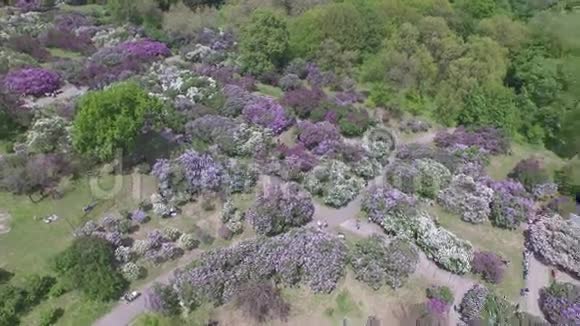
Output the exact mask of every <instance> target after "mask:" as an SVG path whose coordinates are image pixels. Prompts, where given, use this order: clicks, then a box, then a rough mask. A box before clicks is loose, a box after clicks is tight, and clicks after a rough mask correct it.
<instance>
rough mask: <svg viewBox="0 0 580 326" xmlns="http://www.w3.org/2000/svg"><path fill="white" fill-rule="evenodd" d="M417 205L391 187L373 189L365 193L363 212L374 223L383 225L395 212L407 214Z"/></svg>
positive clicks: (414, 201)
mask: <svg viewBox="0 0 580 326" xmlns="http://www.w3.org/2000/svg"><path fill="white" fill-rule="evenodd" d="M415 205H416V200H415V199H414V198H413V197H411V196H409V195H407V194H405V193H403V192H401V191H400V190H398V189H395V188H391V187H373V188H370V189H368V190H367V191H365V192H364V195H363V198H362V210H363V211H364V212H365V213H366V214H367V216H368V217H369V219H370V220H371V221H372V222H375V223H377V224H381V223H382V222H383V221H384V220H385V219H386V218H387V217H388V216H389V215H391V214H394V213H395V212H403V213H404V212H407V211H408V210H410V209H412V208H413V207H414V206H415Z"/></svg>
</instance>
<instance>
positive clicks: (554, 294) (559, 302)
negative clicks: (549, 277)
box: [540, 282, 580, 325]
mask: <svg viewBox="0 0 580 326" xmlns="http://www.w3.org/2000/svg"><path fill="white" fill-rule="evenodd" d="M540 308H541V309H542V312H543V313H544V315H545V316H546V319H547V320H548V321H549V322H550V323H552V324H554V325H579V324H580V286H577V285H574V284H572V283H557V282H554V283H552V285H550V286H549V287H547V288H543V289H542V290H540Z"/></svg>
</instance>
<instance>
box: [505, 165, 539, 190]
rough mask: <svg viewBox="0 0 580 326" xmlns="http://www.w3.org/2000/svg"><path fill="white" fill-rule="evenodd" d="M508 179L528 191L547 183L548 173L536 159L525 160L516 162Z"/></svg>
mask: <svg viewBox="0 0 580 326" xmlns="http://www.w3.org/2000/svg"><path fill="white" fill-rule="evenodd" d="M508 177H510V178H512V179H514V180H516V181H519V182H520V183H521V184H522V185H524V187H526V189H527V190H528V191H530V192H531V191H532V190H533V189H534V188H535V187H536V186H539V185H541V184H544V183H546V182H548V181H549V177H548V173H547V172H546V170H545V169H544V167H543V165H542V162H541V161H540V160H539V159H537V158H533V157H530V158H527V159H524V160H521V161H519V162H518V164H517V165H516V166H515V167H514V168H513V170H512V171H511V172H510V173H509V174H508Z"/></svg>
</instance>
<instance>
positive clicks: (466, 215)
mask: <svg viewBox="0 0 580 326" xmlns="http://www.w3.org/2000/svg"><path fill="white" fill-rule="evenodd" d="M493 195H494V191H493V189H491V188H489V187H488V186H486V185H485V184H484V183H482V182H479V181H475V180H474V178H473V177H470V176H467V175H464V174H460V175H456V176H454V177H453V179H452V181H451V184H450V185H449V188H447V189H445V190H443V191H441V192H440V193H439V195H438V196H437V202H438V203H440V204H441V205H442V206H443V207H444V208H445V209H447V210H449V211H451V212H454V213H456V214H460V215H461V219H462V220H464V221H466V222H469V223H474V224H481V223H484V222H485V221H486V220H488V219H489V216H490V214H491V209H490V204H491V201H492V199H493Z"/></svg>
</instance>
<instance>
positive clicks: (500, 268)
mask: <svg viewBox="0 0 580 326" xmlns="http://www.w3.org/2000/svg"><path fill="white" fill-rule="evenodd" d="M471 268H472V269H473V272H474V273H476V274H480V275H481V276H483V278H484V279H486V280H487V281H488V282H491V283H496V284H497V283H500V282H501V281H502V279H503V276H504V273H505V269H506V264H505V263H504V262H503V259H502V258H501V257H500V256H498V255H496V254H495V253H493V252H490V251H476V252H475V253H474V255H473V261H472V262H471Z"/></svg>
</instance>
